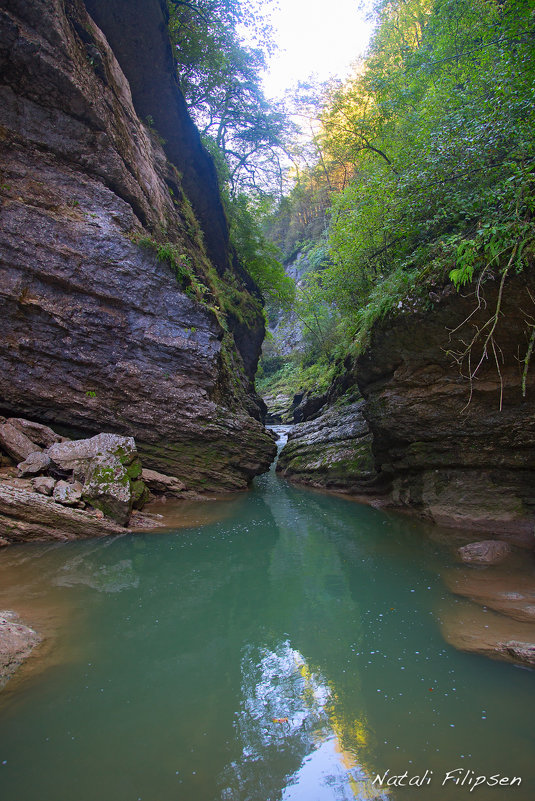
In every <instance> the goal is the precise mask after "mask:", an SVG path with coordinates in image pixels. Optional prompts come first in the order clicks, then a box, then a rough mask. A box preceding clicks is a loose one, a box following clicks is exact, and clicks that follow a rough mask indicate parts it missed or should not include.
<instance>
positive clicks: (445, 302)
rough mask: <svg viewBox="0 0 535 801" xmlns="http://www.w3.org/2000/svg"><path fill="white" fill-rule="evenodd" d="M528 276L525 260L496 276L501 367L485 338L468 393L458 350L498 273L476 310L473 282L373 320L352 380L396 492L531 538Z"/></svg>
mask: <svg viewBox="0 0 535 801" xmlns="http://www.w3.org/2000/svg"><path fill="white" fill-rule="evenodd" d="M534 288H535V287H534V280H533V276H532V273H531V271H527V272H526V274H521V275H518V276H514V277H513V278H510V279H508V280H507V282H506V283H505V286H504V291H503V298H502V303H501V311H500V315H499V318H498V323H497V326H496V328H495V331H494V348H495V351H496V353H497V354H499V362H498V368H499V370H498V369H497V365H496V361H495V359H494V356H493V350H492V347H491V345H490V344H489V346H488V353H487V358H483V360H482V362H481V368H480V370H479V371H478V374H477V376H476V377H475V378H474V380H473V382H472V387H471V393H470V384H469V382H468V381H467V379H466V378H464V377H463V376H462V375H461V373H460V370H459V365H458V364H457V363H456V362H455V356H456V355H458V354H459V353H460V352H461V351H462V350H463V348H464V347H465V345H464V344H463V342H467V341H468V342H469V341H470V338H471V337H472V336H473V334H474V331H475V330H476V329H477V328H479V329H482V328H483V326H485V325H487V329H486V330H489V328H490V326H489V325H488V324H487V322H488V320H489V319H490V315H491V312H492V310H493V309H495V308H496V303H497V296H498V289H499V282H498V281H497V280H496V281H488V282H486V283H485V285H484V286H483V288H482V292H483V294H484V300H485V304H484V307H483V308H481V309H480V310H479V311H477V310H476V300H475V296H474V294H473V293H470V292H466V293H456V292H453V293H444V295H443V299H442V301H441V302H440V303H439V304H438V305H437V307H436V308H434V309H433V310H432V311H419V309H418V307H416V308H414V309H413V308H410V305H409V306H408V307H407V309H401V310H400V311H399V313H398V314H396V315H395V316H393V317H391V318H389V319H387V320H386V321H385V322H382V323H380V324H379V325H377V326H376V327H375V328H374V330H373V332H372V336H371V342H370V346H369V348H368V350H367V351H366V352H365V353H364V354H363V356H362V357H361V358H360V359H359V360H358V363H357V382H358V385H359V388H360V390H361V392H362V394H363V396H364V398H365V400H366V406H365V416H366V419H367V421H368V423H369V426H370V430H371V432H372V434H373V438H374V445H373V450H374V455H375V462H376V466H377V469H378V470H379V472H380V473H381V474H382V475H383V477H384V478H385V480H388V481H390V482H391V501H392V503H393V504H395V505H397V506H402V507H406V508H412V509H414V510H416V511H420V512H422V513H424V514H426V515H427V516H428V517H431V519H433V520H434V521H435V522H437V523H441V524H445V525H454V526H462V527H464V528H473V529H475V530H480V531H482V532H488V533H493V534H497V535H499V536H500V537H501V536H503V535H504V534H508V535H509V536H511V537H515V538H516V539H518V541H519V542H520V541H522V540H523V541H524V542H525V543H526V544H529V545H533V543H534V538H533V524H534V510H535V496H534V493H533V485H534V477H535V473H534V471H535V371H534V370H533V369H531V370H529V371H528V373H527V376H526V386H525V393H523V392H522V382H521V375H520V373H521V371H520V370H519V358H520V359H522V358H523V357H524V355H525V352H526V348H527V343H528V341H529V335H530V330H531V329H530V327H529V325H530V319H531V318H530V317H529V315H530V314H532V313H533V312H534V311H535V309H534V307H533V301H532V298H533V297H535V294H534ZM470 315H471V317H470V319H469V320H468V318H469V316H470ZM464 321H468V322H466V323H465V322H464ZM481 355H482V349H481V345H476V346H474V348H473V353H472V355H471V364H472V365H474V364H477V362H478V360H479V359H480V358H481ZM466 369H467V364H466V362H465V363H464V364H463V372H464V373H465V374H466ZM500 406H501V408H500Z"/></svg>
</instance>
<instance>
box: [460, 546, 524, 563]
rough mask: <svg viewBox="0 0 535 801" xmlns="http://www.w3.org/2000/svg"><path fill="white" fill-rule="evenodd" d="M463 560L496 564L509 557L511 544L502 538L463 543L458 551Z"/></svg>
mask: <svg viewBox="0 0 535 801" xmlns="http://www.w3.org/2000/svg"><path fill="white" fill-rule="evenodd" d="M457 553H458V555H459V557H460V559H461V561H463V562H467V563H468V564H476V565H496V564H499V563H500V562H503V560H504V559H507V557H508V556H509V554H510V553H511V546H510V545H509V544H508V543H507V542H502V541H501V540H481V541H480V542H470V543H468V545H462V546H461V547H460V548H459V549H458V551H457Z"/></svg>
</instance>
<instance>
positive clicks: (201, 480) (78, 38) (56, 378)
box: [0, 0, 275, 489]
mask: <svg viewBox="0 0 535 801" xmlns="http://www.w3.org/2000/svg"><path fill="white" fill-rule="evenodd" d="M93 5H95V6H96V5H97V4H95V3H94V4H93ZM105 5H106V4H102V7H105ZM112 5H113V4H110V7H111V6H112ZM137 5H138V6H139V4H137ZM145 5H146V10H147V11H148V12H150V13H148V14H147V18H146V25H145V28H144V30H143V36H144V37H145V36H147V42H149V43H151V42H152V43H153V44H154V43H155V42H156V40H157V37H156V38H155V36H156V35H155V33H154V31H155V29H158V31H159V34H158V35H159V37H160V39H159V40H160V42H164V44H165V32H164V29H163V28H162V27H161V22H162V19H163V17H162V8H161V4H160V3H159V2H156V3H155V4H154V5H155V8H154V9H152V10H153V11H155V12H158V14H159V17H157V16H155V15H154V14H153V15H152V16H151V13H152V12H151V4H145ZM136 8H137V6H136ZM134 10H135V9H133V11H134ZM138 10H139V9H138ZM0 25H1V28H0V74H1V76H2V77H1V79H0V80H1V83H0V158H1V174H0V199H1V206H0V226H1V229H2V236H1V240H0V409H1V410H2V412H3V413H4V414H6V416H13V417H19V416H20V417H27V418H30V419H31V420H36V421H40V422H43V423H50V424H51V425H53V427H57V426H60V427H61V426H63V427H64V433H69V434H70V435H74V436H81V435H91V434H94V433H97V432H99V431H102V430H103V429H104V430H107V431H114V432H116V433H120V434H125V435H128V436H133V437H135V439H136V442H137V444H138V449H139V452H140V454H141V455H142V458H143V464H144V465H145V466H147V467H152V468H154V469H157V470H158V469H159V470H161V471H162V472H163V473H166V474H171V475H175V476H177V477H179V478H181V479H182V480H183V481H184V482H185V484H186V485H187V486H188V487H194V488H206V489H211V488H222V489H223V488H227V489H236V488H243V487H244V486H246V484H247V481H248V480H249V479H250V478H251V477H252V476H253V475H255V474H256V473H258V472H262V471H263V470H264V469H266V468H267V466H268V465H269V463H270V461H271V459H272V458H273V455H274V452H275V447H274V445H273V442H272V439H271V438H270V437H269V436H268V435H267V433H266V432H265V431H264V429H263V427H262V425H261V424H260V423H259V422H258V421H257V420H256V419H254V416H259V412H258V409H259V405H258V400H257V399H255V398H254V396H253V395H252V393H251V390H250V385H251V374H252V372H254V369H255V366H256V360H257V358H258V352H259V339H261V337H262V335H263V323H262V320H261V317H260V314H259V313H258V312H255V313H252V314H250V315H249V318H250V319H249V330H250V331H251V342H249V343H247V347H245V346H244V347H243V348H242V350H243V352H244V356H245V358H244V359H242V357H241V355H240V352H239V348H238V347H236V346H235V343H234V340H233V338H232V335H230V334H226V335H225V334H224V332H223V330H222V328H221V326H220V324H219V322H218V319H217V317H216V314H215V312H214V311H213V310H212V309H210V308H208V304H207V303H206V304H203V303H201V302H199V301H198V300H197V299H195V297H193V295H192V293H191V292H190V295H189V296H188V295H187V294H186V293H185V292H184V290H183V287H182V286H181V284H180V283H179V282H178V280H177V278H176V276H175V274H174V270H173V267H172V266H171V265H170V264H169V263H168V262H166V261H159V260H158V259H157V257H156V255H155V253H154V252H153V251H151V250H150V249H147V248H143V247H140V246H139V245H138V244H136V239H137V238H139V237H140V236H145V235H146V234H147V233H148V234H150V235H151V236H152V237H155V238H157V239H160V241H170V242H172V243H173V244H174V245H175V248H176V252H177V253H178V254H179V256H180V258H181V259H183V262H184V264H186V265H187V266H188V267H189V268H191V269H193V270H195V271H196V272H197V274H198V275H199V274H202V273H203V271H204V272H206V269H207V265H208V268H209V265H210V258H211V259H212V261H211V263H212V264H213V265H214V266H215V267H216V268H217V270H218V272H221V271H222V270H223V268H224V267H225V269H226V268H227V267H228V268H229V269H230V271H231V272H232V257H231V254H230V253H229V251H228V247H227V243H228V234H227V232H226V223H225V220H224V215H223V214H222V210H221V208H220V201H219V196H218V195H217V185H216V184H215V183H214V180H212V179H208V178H207V180H206V181H201V180H199V182H198V185H197V189H196V192H197V194H198V195H199V197H195V198H192V205H193V206H194V208H197V210H198V217H199V218H201V217H203V215H204V217H203V219H200V223H201V225H203V224H204V227H205V230H206V231H207V230H208V227H209V219H210V209H212V210H213V212H214V217H213V220H214V223H213V231H214V235H213V237H210V236H208V237H207V239H206V246H207V248H206V249H205V247H204V245H203V237H202V231H201V228H200V227H199V223H198V222H197V220H196V219H195V216H194V215H193V213H192V210H191V205H190V202H189V200H188V198H187V197H186V195H185V194H184V191H183V189H184V187H183V186H182V184H181V182H180V176H179V174H178V172H177V171H176V169H174V167H173V165H171V164H170V163H169V162H168V161H167V160H166V156H165V153H164V152H163V150H162V148H161V146H160V145H159V143H158V141H156V138H155V137H154V136H153V135H151V133H150V131H149V130H148V129H147V127H146V126H145V125H143V124H142V123H141V122H140V120H139V117H138V115H137V113H136V109H135V107H134V104H133V102H132V95H131V89H130V85H129V83H128V81H127V80H126V78H125V75H124V73H123V72H122V70H121V67H120V66H119V64H118V62H117V60H116V58H115V56H114V54H113V53H112V51H111V49H110V46H109V44H108V42H107V40H106V38H105V36H104V35H103V33H102V31H101V30H100V29H99V28H98V27H97V25H96V24H95V22H94V21H93V20H92V18H91V17H90V16H89V15H88V14H87V12H86V9H85V7H84V5H83V4H82V3H81V2H80V0H67V2H65V3H62V2H60V0H46V2H45V0H8V2H7V3H4V4H3V5H2V10H1V11H0ZM151 26H152V27H151ZM158 26H160V27H158ZM155 46H156V45H155ZM162 46H163V45H162ZM166 46H167V48H168V50H167V51H166V54H165V56H164V57H163V61H164V62H166V60H167V61H168V59H169V57H170V50H169V45H168V43H167V45H166ZM138 57H139V59H140V63H144V64H145V66H147V64H148V61H147V54H146V53H142V52H141V51H138ZM151 57H152V58H153V60H154V63H155V64H158V63H159V61H161V58H160V53H159V51H158V52H153V53H152V56H151ZM149 61H150V59H149ZM166 63H167V62H166ZM168 67H169V64H168ZM147 68H148V67H147ZM153 78H154V76H153V77H152V78H151V76H150V74H148V76H147V80H148V81H149V83H150V81H151V80H153ZM173 86H174V88H172V87H171V84H169V85H168V86H167V89H166V91H168V92H171V91H173V92H175V99H174V102H175V117H174V119H175V122H176V124H177V125H180V124H182V126H183V129H184V131H185V132H186V133H184V132H182V133H181V134H178V133H177V136H178V137H179V139H180V136H181V137H182V138H181V139H180V141H179V140H178V139H177V142H178V141H179V144H177V147H179V146H180V147H182V156H181V158H182V162H184V163H186V162H187V163H191V165H195V164H200V166H197V167H194V166H191V167H190V173H188V174H189V175H190V177H189V178H188V180H187V181H185V184H184V185H185V186H186V184H187V186H189V187H191V186H193V184H194V183H195V181H194V179H193V178H192V177H191V176H192V175H193V173H194V172H195V169H197V172H198V175H199V176H201V175H204V174H205V173H206V175H207V176H208V177H209V175H210V170H212V178H213V168H211V167H210V166H209V161H208V160H207V157H206V154H204V153H203V152H202V153H203V155H202V158H201V155H200V154H201V150H199V148H200V143H199V142H198V137H197V145H195V146H193V145H191V143H192V142H194V139H195V134H194V133H192V125H191V121H190V120H189V118H188V117H187V114H186V112H185V108H184V106H183V100H182V99H181V98H180V96H179V95H178V89H177V87H176V84H174V85H173ZM170 87H171V88H170ZM138 89H139V87H137V89H136V90H138ZM184 114H186V116H184ZM180 121H182V123H181V122H180ZM188 143H189V144H188ZM190 145H191V148H192V149H191V150H190V149H188V148H190ZM173 152H174V151H173ZM198 159H199V160H200V161H199V162H197V160H198ZM203 159H204V161H203ZM182 162H181V163H182ZM203 171H204V172H203ZM187 186H186V189H187ZM170 188H171V189H172V194H171V193H170V191H169V190H170ZM201 192H202V193H205V197H204V195H203V198H204V199H199V198H200V193H201ZM201 207H202V208H201ZM217 232H218V233H217ZM233 275H234V277H235V279H236V280H237V281H238V284H239V283H240V282H242V283H241V286H242V288H243V290H244V291H246V289H247V286H246V285H245V283H244V279H243V275H242V273H241V271H239V270H238V271H237V272H234V273H233ZM255 314H256V316H255ZM237 336H238V340H239V341H240V342H241V341H242V340H245V339H246V334H244V332H242V331H240V332H239V335H237ZM242 344H243V343H242Z"/></svg>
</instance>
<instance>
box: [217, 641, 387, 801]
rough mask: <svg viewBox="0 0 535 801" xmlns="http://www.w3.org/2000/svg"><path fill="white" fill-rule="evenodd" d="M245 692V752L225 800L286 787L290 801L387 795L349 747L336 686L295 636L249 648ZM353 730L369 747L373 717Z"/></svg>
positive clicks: (226, 780)
mask: <svg viewBox="0 0 535 801" xmlns="http://www.w3.org/2000/svg"><path fill="white" fill-rule="evenodd" d="M242 693H243V696H244V697H243V701H242V704H241V709H240V712H239V714H238V715H237V719H236V723H235V728H236V734H237V737H238V738H239V741H240V742H241V744H242V753H241V756H240V758H239V759H238V760H236V761H234V762H233V763H232V764H231V765H230V766H229V767H228V768H227V769H226V770H225V771H224V774H223V776H222V778H221V780H220V781H221V782H222V784H223V789H222V793H221V797H222V799H226V800H228V801H241V799H244V798H266V799H272V798H273V799H274V798H277V797H279V792H280V790H279V788H280V787H281V786H282V787H284V790H283V793H282V796H281V798H282V799H283V801H290V799H291V801H298V800H300V799H303V801H310V799H311V798H314V799H315V800H316V801H322V799H329V801H355V799H358V800H359V801H361V800H362V801H364V799H384V798H386V794H384V793H381V792H380V791H377V790H375V789H374V788H373V786H372V784H371V781H370V777H369V776H367V774H366V772H365V771H364V769H363V768H362V766H361V765H360V764H359V762H358V759H357V757H356V755H355V754H354V753H351V752H349V751H346V750H345V748H344V745H343V740H344V739H345V736H346V734H347V733H346V732H344V731H343V727H341V725H340V720H339V718H338V717H337V714H336V700H337V699H336V693H335V692H334V690H333V688H332V687H331V686H329V684H328V683H327V681H326V680H325V678H324V677H323V676H322V675H321V673H319V672H316V671H314V670H312V669H311V667H310V666H309V665H308V664H307V662H306V659H305V658H304V657H303V655H302V654H301V653H300V652H299V651H297V650H296V649H295V648H292V646H291V644H290V642H289V641H285V642H281V643H280V644H279V645H278V647H277V648H276V649H274V650H268V649H256V648H252V647H249V648H247V649H246V653H245V654H244V657H243V659H242ZM354 731H355V734H356V735H357V738H356V739H357V741H360V743H361V744H362V745H365V744H366V740H367V727H366V723H365V722H364V721H354ZM292 765H298V766H299V767H297V769H293V770H292ZM274 767H275V770H274V769H273V768H274Z"/></svg>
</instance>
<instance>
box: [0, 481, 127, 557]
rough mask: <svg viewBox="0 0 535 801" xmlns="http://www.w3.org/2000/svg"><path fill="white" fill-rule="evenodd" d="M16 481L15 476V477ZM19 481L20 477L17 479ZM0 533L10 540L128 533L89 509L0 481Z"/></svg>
mask: <svg viewBox="0 0 535 801" xmlns="http://www.w3.org/2000/svg"><path fill="white" fill-rule="evenodd" d="M15 480H17V479H15ZM18 481H22V479H18ZM0 532H1V534H2V537H3V538H4V539H7V540H8V541H9V542H10V543H13V542H26V541H38V542H44V541H46V540H59V541H62V542H65V541H67V540H76V539H86V538H88V537H104V536H107V535H109V534H124V533H127V532H129V529H125V528H123V527H122V526H119V525H117V524H116V523H114V522H113V521H112V520H107V519H106V518H105V517H104V516H103V517H101V518H99V517H97V513H96V512H95V511H93V510H87V511H85V510H81V509H73V508H71V507H69V506H63V505H62V504H60V503H56V502H55V501H54V499H53V498H48V497H46V496H44V495H40V494H39V493H37V492H34V491H33V490H32V489H20V488H18V487H13V486H11V485H10V484H8V483H7V482H5V481H3V482H0Z"/></svg>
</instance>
